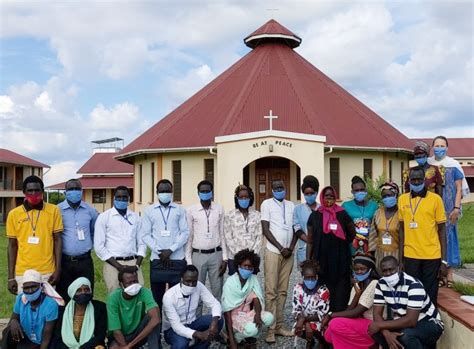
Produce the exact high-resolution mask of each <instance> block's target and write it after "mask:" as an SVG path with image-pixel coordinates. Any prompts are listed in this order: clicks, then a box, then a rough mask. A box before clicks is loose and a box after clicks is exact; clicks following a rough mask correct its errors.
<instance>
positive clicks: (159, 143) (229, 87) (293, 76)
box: [118, 23, 412, 158]
mask: <svg viewBox="0 0 474 349" xmlns="http://www.w3.org/2000/svg"><path fill="white" fill-rule="evenodd" d="M267 24H268V23H267ZM270 109H271V110H272V111H273V115H277V116H278V117H279V118H278V119H276V120H274V123H273V129H275V130H280V131H288V132H296V133H304V134H314V135H322V136H326V145H327V146H339V147H348V148H356V147H363V148H365V147H367V148H377V149H381V148H388V149H394V150H396V149H411V147H412V141H411V140H409V139H408V138H407V137H406V136H405V135H403V134H402V133H401V132H399V131H398V130H397V129H395V128H394V127H392V126H391V125H390V124H389V123H387V122H386V121H385V120H384V119H382V118H381V117H380V116H378V115H377V114H376V113H374V112H373V111H372V110H370V109H369V108H368V107H367V106H365V105H364V104H362V103H361V102H360V101H358V100H357V99H356V98H354V97H353V96H352V95H351V94H349V93H348V92H347V91H346V90H344V89H343V88H342V87H341V86H339V85H338V84H337V83H335V82H334V81H333V80H331V79H330V78H329V77H327V76H326V75H324V74H323V73H322V72H321V71H320V70H318V69H317V68H316V67H314V66H313V65H312V64H311V63H309V62H308V61H306V60H305V59H304V58H303V57H301V56H300V55H299V54H298V53H296V52H295V51H293V50H292V49H291V48H290V47H289V46H287V45H282V44H281V43H269V44H265V45H256V47H255V49H253V50H252V51H250V52H249V53H248V54H247V55H245V56H244V57H242V58H241V59H240V60H239V61H238V62H237V63H235V64H234V65H232V66H231V67H230V68H229V69H227V70H226V71H225V72H223V73H222V74H221V75H219V76H218V77H217V78H216V79H214V80H213V81H212V82H210V83H209V84H208V85H207V86H205V87H204V88H202V89H201V90H200V91H199V92H197V93H196V94H195V95H194V96H192V97H191V98H189V99H188V100H187V101H185V102H184V103H183V104H181V105H180V106H179V107H178V108H176V109H175V110H174V111H172V112H171V113H170V114H168V115H167V116H166V117H165V118H163V119H162V120H160V121H159V122H158V123H156V124H155V125H154V126H152V127H151V128H150V129H148V130H147V131H146V132H145V133H143V134H142V135H141V136H139V137H138V138H137V139H135V140H134V141H133V142H132V143H130V144H129V145H128V146H127V147H125V148H124V149H123V150H122V151H121V153H120V155H119V156H118V157H119V158H126V157H129V156H134V155H136V154H139V153H141V152H146V151H150V150H156V151H160V150H164V149H176V148H188V149H189V148H203V147H209V146H214V145H215V143H214V139H215V137H217V136H224V135H231V134H239V133H247V132H256V131H263V130H268V120H267V119H264V116H265V115H268V112H269V110H270ZM356 133H357V134H356Z"/></svg>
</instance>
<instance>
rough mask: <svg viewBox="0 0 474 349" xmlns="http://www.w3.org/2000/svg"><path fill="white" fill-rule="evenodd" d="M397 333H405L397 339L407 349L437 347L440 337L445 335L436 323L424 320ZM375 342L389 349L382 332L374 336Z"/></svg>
mask: <svg viewBox="0 0 474 349" xmlns="http://www.w3.org/2000/svg"><path fill="white" fill-rule="evenodd" d="M397 332H402V333H403V335H402V336H400V337H398V338H397V339H398V341H399V342H400V343H401V344H402V345H403V347H404V348H405V349H424V348H429V347H431V346H434V345H436V342H437V341H438V339H439V337H441V335H442V334H443V329H442V328H441V326H439V325H438V324H436V323H435V322H434V321H429V320H425V319H423V320H420V321H418V323H417V324H416V326H415V327H411V328H403V329H400V330H399V331H397ZM374 340H375V341H376V342H377V343H378V344H380V345H382V347H383V348H384V349H386V348H388V345H387V342H386V341H385V337H384V336H383V334H382V333H381V332H379V333H377V334H376V335H375V336H374Z"/></svg>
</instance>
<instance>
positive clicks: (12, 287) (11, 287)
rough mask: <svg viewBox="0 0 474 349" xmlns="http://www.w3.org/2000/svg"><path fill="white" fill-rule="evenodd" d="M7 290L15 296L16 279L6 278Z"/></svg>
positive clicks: (16, 290) (16, 289)
mask: <svg viewBox="0 0 474 349" xmlns="http://www.w3.org/2000/svg"><path fill="white" fill-rule="evenodd" d="M8 291H9V292H10V293H12V294H14V295H15V296H16V294H17V293H18V283H17V282H16V279H14V278H13V279H10V280H8Z"/></svg>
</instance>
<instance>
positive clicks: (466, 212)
mask: <svg viewBox="0 0 474 349" xmlns="http://www.w3.org/2000/svg"><path fill="white" fill-rule="evenodd" d="M462 210H463V216H462V218H461V219H460V220H459V226H458V233H459V236H458V237H459V246H460V249H461V258H462V262H463V263H474V203H469V204H464V205H462Z"/></svg>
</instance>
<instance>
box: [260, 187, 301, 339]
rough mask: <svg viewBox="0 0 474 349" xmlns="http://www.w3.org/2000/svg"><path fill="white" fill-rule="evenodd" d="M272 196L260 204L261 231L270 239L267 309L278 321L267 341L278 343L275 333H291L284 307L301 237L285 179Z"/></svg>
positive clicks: (269, 331)
mask: <svg viewBox="0 0 474 349" xmlns="http://www.w3.org/2000/svg"><path fill="white" fill-rule="evenodd" d="M272 192H273V198H271V199H267V200H265V201H264V202H262V205H261V206H260V210H261V220H262V231H263V235H264V236H265V238H266V239H267V243H266V248H265V257H264V258H265V271H264V274H265V310H266V311H269V312H271V313H272V314H274V315H275V318H276V321H275V322H274V323H273V325H272V326H270V328H269V329H268V332H267V337H266V338H265V341H266V342H268V343H275V342H276V340H275V335H277V336H292V335H293V334H292V332H291V331H290V330H288V329H285V327H284V323H283V320H284V319H283V310H284V308H285V301H286V295H287V293H288V284H289V282H290V274H291V271H292V269H293V255H292V253H293V249H294V247H295V244H296V241H297V240H298V238H297V236H296V234H294V232H293V211H294V209H295V205H294V204H293V203H292V202H291V201H287V200H285V196H286V191H285V184H284V183H283V181H282V180H275V181H273V182H272Z"/></svg>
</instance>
